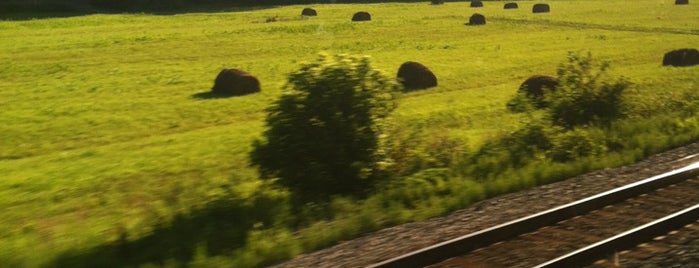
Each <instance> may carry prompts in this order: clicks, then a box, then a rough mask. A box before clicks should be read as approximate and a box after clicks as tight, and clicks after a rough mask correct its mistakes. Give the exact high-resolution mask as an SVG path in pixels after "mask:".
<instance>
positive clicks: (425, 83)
mask: <svg viewBox="0 0 699 268" xmlns="http://www.w3.org/2000/svg"><path fill="white" fill-rule="evenodd" d="M397 77H398V81H399V82H400V83H401V84H403V86H404V87H405V89H406V90H415V89H425V88H430V87H436V86H437V77H436V76H434V73H432V71H430V69H428V68H427V67H425V65H422V64H420V63H418V62H414V61H407V62H405V63H403V64H401V66H400V68H398V75H397Z"/></svg>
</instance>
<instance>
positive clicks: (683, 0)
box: [675, 0, 689, 5]
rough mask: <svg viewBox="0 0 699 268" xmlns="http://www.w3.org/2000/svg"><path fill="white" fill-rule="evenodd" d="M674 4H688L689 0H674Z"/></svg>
mask: <svg viewBox="0 0 699 268" xmlns="http://www.w3.org/2000/svg"><path fill="white" fill-rule="evenodd" d="M675 5H689V0H675Z"/></svg>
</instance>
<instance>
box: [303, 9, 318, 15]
mask: <svg viewBox="0 0 699 268" xmlns="http://www.w3.org/2000/svg"><path fill="white" fill-rule="evenodd" d="M301 16H309V17H315V16H318V12H317V11H316V10H315V9H312V8H310V7H307V8H304V9H303V10H302V11H301Z"/></svg>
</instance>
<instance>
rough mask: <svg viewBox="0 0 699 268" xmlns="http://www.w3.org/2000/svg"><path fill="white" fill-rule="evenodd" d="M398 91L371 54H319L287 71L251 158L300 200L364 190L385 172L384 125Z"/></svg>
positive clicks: (264, 173) (263, 174)
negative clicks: (297, 68) (370, 58)
mask: <svg viewBox="0 0 699 268" xmlns="http://www.w3.org/2000/svg"><path fill="white" fill-rule="evenodd" d="M398 91H399V86H398V84H397V83H396V82H395V79H392V78H389V77H388V76H386V75H384V74H383V73H381V72H380V71H378V70H376V69H373V68H372V67H371V64H370V60H369V58H367V57H354V56H347V55H336V56H333V57H330V56H327V55H320V57H318V59H317V60H316V61H315V62H312V63H307V64H303V65H302V66H301V69H300V70H298V71H296V72H294V73H292V74H290V75H289V83H288V85H287V86H286V88H285V92H284V94H283V95H282V96H281V97H280V99H279V100H278V101H276V102H275V103H274V104H273V105H272V107H270V108H269V109H268V110H267V111H268V115H267V119H266V123H267V130H266V131H265V132H264V137H265V138H266V139H265V140H257V141H255V144H254V148H253V151H252V153H251V155H250V156H251V162H252V164H253V165H255V166H257V167H259V170H260V172H261V174H262V176H263V177H265V178H275V177H276V178H278V182H279V183H280V184H281V185H283V186H285V187H288V188H289V189H291V190H292V191H293V192H294V194H296V197H303V199H314V198H317V197H326V196H329V195H333V194H347V193H350V194H351V193H361V192H364V191H365V190H366V189H367V187H369V186H371V184H372V183H371V182H372V179H375V178H377V177H379V176H377V175H378V174H379V172H380V171H381V170H384V168H383V164H385V163H386V161H385V154H384V153H383V150H382V144H383V143H384V142H383V141H382V140H383V139H386V137H385V131H384V125H385V121H386V120H387V116H388V115H389V113H390V112H391V111H392V110H393V109H394V108H395V103H394V93H395V92H398Z"/></svg>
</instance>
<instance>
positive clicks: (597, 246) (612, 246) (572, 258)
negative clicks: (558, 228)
mask: <svg viewBox="0 0 699 268" xmlns="http://www.w3.org/2000/svg"><path fill="white" fill-rule="evenodd" d="M697 219H699V204H696V205H694V206H692V207H689V208H686V209H683V210H681V211H678V212H675V213H673V214H672V215H668V216H666V217H663V218H661V219H658V220H655V221H652V222H649V223H647V224H644V225H641V226H639V227H636V228H633V229H631V230H628V231H626V232H623V233H621V234H618V235H615V236H613V237H610V238H607V239H605V240H602V241H599V242H597V243H594V244H592V245H589V246H586V247H584V248H581V249H578V250H576V251H573V252H570V253H568V254H566V255H563V256H561V257H558V258H555V259H553V260H550V261H548V262H545V263H542V264H539V265H537V266H535V267H536V268H553V267H578V266H583V265H587V264H590V263H591V262H594V261H595V260H598V259H601V258H604V257H605V256H608V255H610V254H613V253H615V252H619V251H621V250H625V249H629V248H632V247H634V246H636V245H638V244H641V243H643V242H645V241H649V240H651V239H653V238H654V237H656V236H659V235H663V234H665V233H667V232H669V231H672V230H676V229H679V228H681V227H682V226H684V225H687V224H690V223H692V222H695V221H696V220H697Z"/></svg>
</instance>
